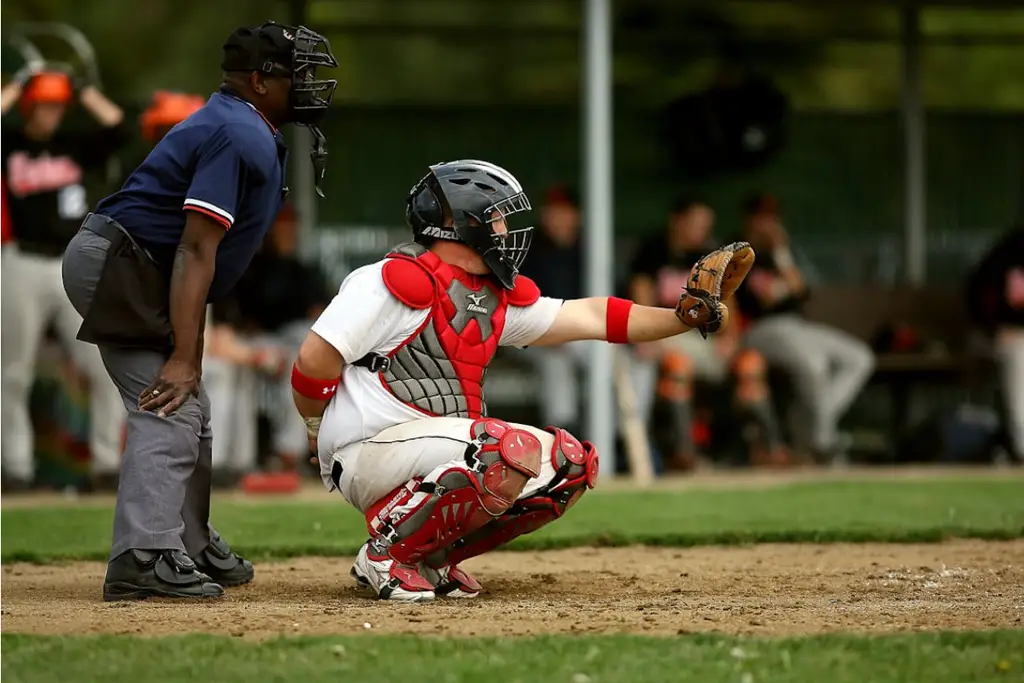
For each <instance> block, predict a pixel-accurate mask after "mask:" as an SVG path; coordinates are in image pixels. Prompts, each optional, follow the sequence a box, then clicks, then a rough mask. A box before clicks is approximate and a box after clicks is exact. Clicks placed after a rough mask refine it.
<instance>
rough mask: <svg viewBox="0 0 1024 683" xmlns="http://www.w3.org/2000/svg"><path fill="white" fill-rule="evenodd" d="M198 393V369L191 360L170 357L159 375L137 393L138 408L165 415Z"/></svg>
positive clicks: (161, 415)
mask: <svg viewBox="0 0 1024 683" xmlns="http://www.w3.org/2000/svg"><path fill="white" fill-rule="evenodd" d="M198 395H199V371H198V369H197V368H196V365H195V363H194V362H192V361H182V360H178V359H176V358H173V357H172V358H170V359H169V360H168V361H167V362H166V363H164V367H163V368H162V369H161V370H160V375H159V376H157V378H156V379H155V380H153V382H152V383H151V384H150V385H149V386H148V387H146V389H145V390H144V391H143V392H142V394H140V395H139V410H144V411H152V412H156V414H157V415H159V416H160V417H167V416H168V415H170V414H171V413H173V412H174V411H175V410H177V409H178V408H180V407H181V406H182V404H184V403H185V401H187V400H188V397H189V396H198Z"/></svg>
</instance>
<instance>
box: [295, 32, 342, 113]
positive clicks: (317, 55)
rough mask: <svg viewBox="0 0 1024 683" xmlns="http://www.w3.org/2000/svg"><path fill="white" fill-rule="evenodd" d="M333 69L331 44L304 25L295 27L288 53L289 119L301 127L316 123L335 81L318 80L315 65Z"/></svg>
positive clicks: (333, 59) (327, 102)
mask: <svg viewBox="0 0 1024 683" xmlns="http://www.w3.org/2000/svg"><path fill="white" fill-rule="evenodd" d="M321 66H322V67H325V68H328V69H333V68H335V67H336V66H338V60H337V59H335V57H334V54H333V53H332V52H331V44H330V43H329V42H328V41H327V39H326V38H324V37H323V36H322V35H320V34H319V33H316V32H314V31H311V30H309V29H308V28H306V27H305V26H299V27H298V28H297V29H295V50H294V52H293V53H292V69H291V71H292V92H291V109H292V120H293V121H295V123H299V124H302V125H305V126H316V125H319V124H320V123H321V122H322V121H323V118H324V115H325V114H326V113H327V108H328V107H330V106H331V100H332V99H334V90H335V88H337V87H338V81H336V80H334V79H318V78H317V77H316V76H317V73H316V71H317V67H321Z"/></svg>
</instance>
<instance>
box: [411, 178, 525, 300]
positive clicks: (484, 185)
mask: <svg viewBox="0 0 1024 683" xmlns="http://www.w3.org/2000/svg"><path fill="white" fill-rule="evenodd" d="M406 204H407V205H406V212H405V216H406V221H407V222H408V223H409V227H410V228H412V231H413V236H414V239H415V240H416V241H417V242H419V243H421V244H427V245H429V244H430V243H431V242H433V241H434V240H448V241H452V242H462V243H464V244H466V245H468V246H470V247H472V248H473V249H474V250H475V251H476V252H477V253H478V254H480V256H481V257H482V258H483V260H484V263H486V264H487V267H488V268H490V270H491V273H492V274H493V275H494V277H495V278H496V279H497V280H498V282H500V283H501V285H502V286H503V287H504V288H505V289H512V288H513V287H514V286H515V280H516V276H517V275H518V274H519V269H520V268H521V267H522V265H523V261H524V260H525V259H526V254H527V253H528V252H529V250H530V242H531V240H532V238H533V228H532V227H524V228H513V226H512V216H513V215H514V214H517V213H522V212H526V211H529V210H530V209H531V206H530V200H529V199H528V198H527V197H526V193H525V192H524V191H523V187H522V185H520V184H519V181H518V180H516V177H515V176H514V175H512V174H511V173H509V172H508V171H506V170H505V169H503V168H501V167H500V166H495V165H494V164H491V163H488V162H486V161H478V160H475V159H466V160H462V161H449V162H446V163H442V164H435V165H433V166H431V167H430V173H428V174H427V175H426V176H424V177H423V179H422V180H420V182H419V183H417V184H416V186H415V187H413V188H412V190H411V191H410V193H409V198H408V200H407V203H406ZM447 219H450V223H449V221H448V220H447ZM446 223H449V225H446Z"/></svg>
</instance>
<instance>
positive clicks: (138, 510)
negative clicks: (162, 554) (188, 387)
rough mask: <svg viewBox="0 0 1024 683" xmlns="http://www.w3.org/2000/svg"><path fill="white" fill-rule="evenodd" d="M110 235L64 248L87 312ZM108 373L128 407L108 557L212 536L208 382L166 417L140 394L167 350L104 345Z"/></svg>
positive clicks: (67, 280) (180, 546) (201, 542)
mask: <svg viewBox="0 0 1024 683" xmlns="http://www.w3.org/2000/svg"><path fill="white" fill-rule="evenodd" d="M109 248H110V242H109V241H108V240H107V239H106V238H104V237H101V236H99V235H97V234H95V233H92V232H89V231H87V230H80V231H79V232H78V234H77V235H75V237H74V238H73V239H72V240H71V243H70V244H69V245H68V249H67V252H66V253H65V255H64V265H63V277H64V289H65V291H66V292H67V294H68V298H69V299H71V303H72V304H73V305H74V306H75V309H76V310H77V311H78V312H79V314H80V315H82V316H83V317H84V316H85V314H86V312H87V311H88V309H89V305H90V304H91V302H92V299H93V295H94V293H95V291H96V285H97V283H98V282H99V279H100V275H101V274H102V272H103V264H104V262H105V261H106V257H107V250H108V249H109ZM100 356H101V357H102V358H103V364H104V366H105V367H106V370H107V373H108V374H109V375H110V378H111V379H112V380H113V381H114V384H115V385H116V386H117V388H118V390H119V391H120V394H121V400H122V401H123V403H124V407H125V409H127V411H128V438H127V441H126V444H125V452H124V457H123V461H122V464H121V478H120V485H119V487H118V490H117V507H116V508H115V511H114V538H113V543H112V545H111V549H110V559H111V560H113V559H114V558H116V557H118V556H119V555H122V554H123V553H125V552H126V551H128V550H131V549H139V550H164V549H169V550H184V551H185V552H187V553H188V554H189V555H190V556H192V557H195V556H196V555H197V554H198V553H199V552H200V551H202V550H203V549H204V548H205V547H206V546H207V545H209V543H210V537H211V533H215V532H214V530H213V529H212V527H210V525H209V519H210V477H211V467H212V457H213V439H212V432H211V430H210V401H209V399H208V398H207V396H206V391H205V389H202V388H201V389H200V392H199V396H191V397H189V399H188V400H187V401H186V402H185V403H184V404H183V405H182V406H181V407H180V408H178V410H176V411H175V412H173V413H171V414H170V415H168V416H167V417H164V418H161V417H158V416H157V415H156V413H152V412H143V411H140V410H139V407H138V403H139V395H140V394H141V393H142V392H143V390H144V389H145V388H146V387H147V386H148V385H149V383H150V382H152V381H153V380H154V379H155V378H156V377H157V376H158V375H159V374H160V370H161V369H162V368H163V365H164V363H165V362H166V360H167V356H166V355H165V354H164V353H163V352H158V351H148V350H135V349H131V350H129V349H122V348H114V347H110V346H100Z"/></svg>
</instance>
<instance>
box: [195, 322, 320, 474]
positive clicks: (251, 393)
mask: <svg viewBox="0 0 1024 683" xmlns="http://www.w3.org/2000/svg"><path fill="white" fill-rule="evenodd" d="M211 324H212V323H211V322H208V323H207V325H211ZM309 327H310V322H309V321H306V320H302V321H298V322H296V323H293V324H290V325H286V326H285V327H283V328H281V329H280V330H278V331H277V332H274V333H267V334H261V335H257V336H251V337H244V341H245V343H247V344H252V345H254V346H260V347H268V346H276V347H279V348H283V349H286V351H287V353H288V356H289V362H288V366H287V367H288V371H286V372H285V373H284V374H283V375H282V376H281V377H278V378H275V377H270V376H268V375H266V374H265V373H262V372H260V371H258V370H256V369H255V368H251V367H244V366H241V365H235V364H234V363H230V362H228V361H226V360H223V359H221V358H215V357H212V356H210V355H209V354H208V355H207V357H206V359H205V360H204V361H203V384H204V385H205V387H206V390H207V391H208V392H209V394H210V402H211V404H212V405H213V408H212V413H211V419H212V424H213V431H214V432H216V433H217V441H216V442H215V443H214V446H213V468H214V469H215V470H226V471H231V472H250V471H252V470H253V469H255V467H256V460H257V455H258V453H257V451H258V443H257V442H258V438H257V436H258V434H257V432H258V429H257V419H258V417H259V413H260V412H261V411H262V412H263V413H264V414H265V415H267V416H268V417H269V419H270V426H271V438H272V440H273V449H274V452H275V453H281V454H292V455H296V454H305V452H306V450H307V449H308V448H309V439H308V437H307V436H306V427H305V425H304V424H303V422H302V418H301V417H300V416H299V414H298V412H296V410H295V405H294V403H293V402H292V387H291V371H290V369H291V363H292V362H293V361H294V360H295V357H296V356H297V355H298V352H299V347H300V346H301V345H302V342H303V341H304V340H305V338H306V335H307V334H308V333H309Z"/></svg>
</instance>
